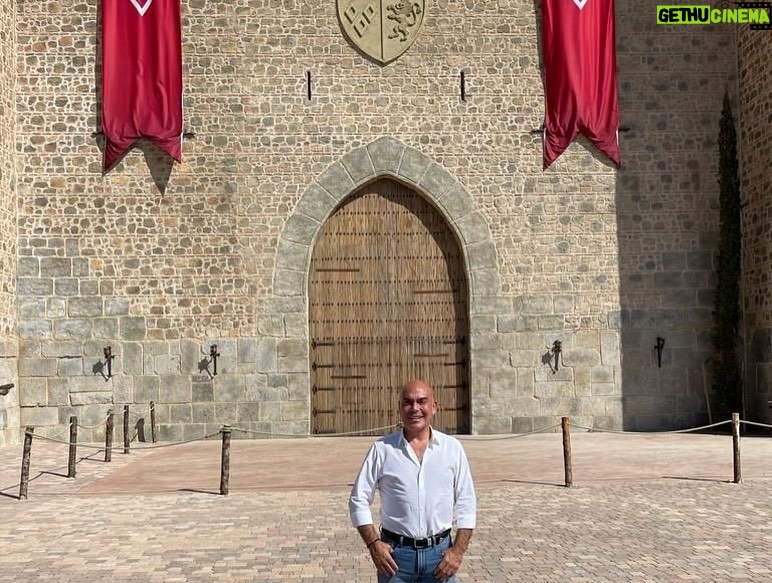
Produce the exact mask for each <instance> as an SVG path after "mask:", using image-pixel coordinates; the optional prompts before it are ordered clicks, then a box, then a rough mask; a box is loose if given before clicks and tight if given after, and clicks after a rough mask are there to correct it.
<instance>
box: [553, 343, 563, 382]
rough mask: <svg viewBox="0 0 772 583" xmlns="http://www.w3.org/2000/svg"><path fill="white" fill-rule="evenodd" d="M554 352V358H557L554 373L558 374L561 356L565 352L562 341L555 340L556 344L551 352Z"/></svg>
mask: <svg viewBox="0 0 772 583" xmlns="http://www.w3.org/2000/svg"><path fill="white" fill-rule="evenodd" d="M550 352H552V356H553V357H554V358H555V370H554V371H553V374H554V373H557V372H558V367H559V366H560V365H559V362H560V355H561V353H562V352H563V343H562V342H561V341H560V340H555V342H553V343H552V349H551V350H550Z"/></svg>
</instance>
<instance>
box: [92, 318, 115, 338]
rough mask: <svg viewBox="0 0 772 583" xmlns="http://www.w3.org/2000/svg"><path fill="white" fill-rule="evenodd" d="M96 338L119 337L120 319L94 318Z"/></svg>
mask: <svg viewBox="0 0 772 583" xmlns="http://www.w3.org/2000/svg"><path fill="white" fill-rule="evenodd" d="M93 332H94V338H104V339H107V340H110V339H113V338H117V337H118V320H117V319H116V318H96V319H94V328H93Z"/></svg>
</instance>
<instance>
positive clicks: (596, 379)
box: [590, 366, 614, 383]
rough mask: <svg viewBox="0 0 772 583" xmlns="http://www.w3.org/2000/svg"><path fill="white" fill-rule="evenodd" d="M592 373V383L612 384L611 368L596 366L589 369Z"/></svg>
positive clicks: (612, 371)
mask: <svg viewBox="0 0 772 583" xmlns="http://www.w3.org/2000/svg"><path fill="white" fill-rule="evenodd" d="M590 370H591V371H592V377H591V378H592V382H593V383H613V382H614V369H613V367H605V366H597V367H593V368H592V369H590Z"/></svg>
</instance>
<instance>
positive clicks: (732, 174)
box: [712, 93, 742, 420]
mask: <svg viewBox="0 0 772 583" xmlns="http://www.w3.org/2000/svg"><path fill="white" fill-rule="evenodd" d="M718 150H719V175H718V182H719V188H720V194H719V205H720V210H719V213H720V214H719V216H720V219H719V220H720V230H719V243H718V273H717V282H716V296H715V305H714V310H713V391H712V392H713V395H714V400H713V404H714V406H715V413H716V418H717V419H719V420H724V419H727V418H728V417H729V415H730V414H731V413H732V412H734V411H737V412H739V411H741V406H742V375H741V372H740V361H739V357H738V350H737V348H738V345H739V342H738V339H739V325H740V278H741V276H742V268H741V265H742V260H741V256H742V239H741V223H740V207H741V204H740V172H739V163H738V161H737V133H736V131H735V125H734V115H733V114H732V105H731V103H730V100H729V94H728V93H725V94H724V107H723V111H722V113H721V123H720V129H719V138H718Z"/></svg>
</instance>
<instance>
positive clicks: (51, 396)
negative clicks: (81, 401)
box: [45, 382, 74, 407]
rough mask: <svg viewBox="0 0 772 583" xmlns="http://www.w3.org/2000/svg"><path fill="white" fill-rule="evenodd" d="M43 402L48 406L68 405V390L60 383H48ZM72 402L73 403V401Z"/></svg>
mask: <svg viewBox="0 0 772 583" xmlns="http://www.w3.org/2000/svg"><path fill="white" fill-rule="evenodd" d="M50 384H51V386H50V387H49V389H48V391H47V395H46V400H45V404H47V405H48V406H49V407H64V406H67V405H70V404H71V403H70V390H69V388H68V387H67V385H64V384H62V383H53V382H52V383H50ZM73 404H74V403H73Z"/></svg>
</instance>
